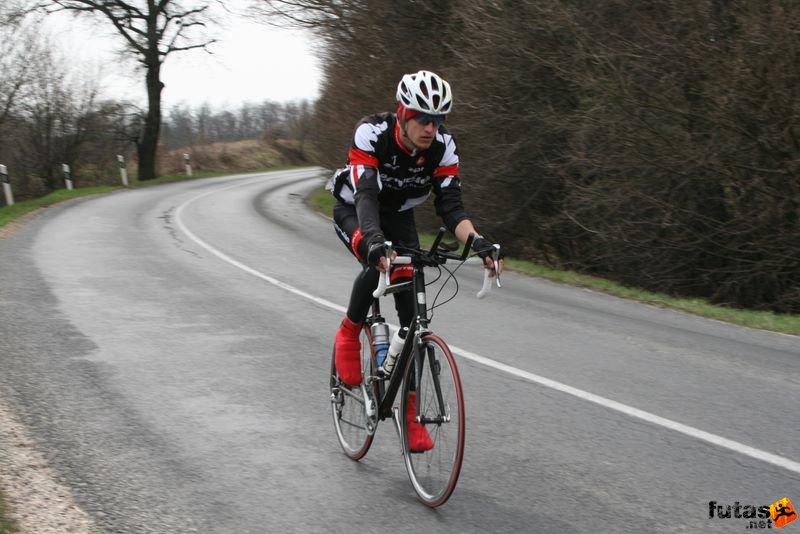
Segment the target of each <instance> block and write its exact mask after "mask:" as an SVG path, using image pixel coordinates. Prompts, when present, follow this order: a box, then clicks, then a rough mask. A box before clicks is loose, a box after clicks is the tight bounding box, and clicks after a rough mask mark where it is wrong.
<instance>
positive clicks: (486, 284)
mask: <svg viewBox="0 0 800 534" xmlns="http://www.w3.org/2000/svg"><path fill="white" fill-rule="evenodd" d="M499 258H500V245H498V244H497V243H495V244H494V251H492V264H493V265H494V277H495V283H496V284H497V287H503V286H502V285H500V260H499ZM490 289H492V279H491V277H490V276H489V269H487V268H486V265H484V266H483V287H481V290H480V291H478V295H477V297H478V298H479V299H482V298H484V297H486V295H488V294H489V290H490Z"/></svg>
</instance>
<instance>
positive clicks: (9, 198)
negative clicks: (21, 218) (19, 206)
mask: <svg viewBox="0 0 800 534" xmlns="http://www.w3.org/2000/svg"><path fill="white" fill-rule="evenodd" d="M0 178H2V180H3V192H4V193H5V194H6V206H13V205H14V193H12V192H11V183H10V182H9V181H8V169H7V168H6V166H5V165H0Z"/></svg>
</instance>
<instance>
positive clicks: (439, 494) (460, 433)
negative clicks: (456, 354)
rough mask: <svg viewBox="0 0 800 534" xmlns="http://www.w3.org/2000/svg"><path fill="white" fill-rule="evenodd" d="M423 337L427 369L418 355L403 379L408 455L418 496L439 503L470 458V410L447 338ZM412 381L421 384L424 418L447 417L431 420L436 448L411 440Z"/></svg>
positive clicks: (432, 504)
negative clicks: (415, 446)
mask: <svg viewBox="0 0 800 534" xmlns="http://www.w3.org/2000/svg"><path fill="white" fill-rule="evenodd" d="M422 342H423V349H424V350H425V363H424V365H422V371H421V373H417V372H416V364H415V363H414V361H413V360H415V359H416V358H412V359H411V361H410V362H409V364H408V366H407V367H406V370H405V379H404V380H403V394H402V395H401V400H400V414H401V421H402V422H401V426H402V429H403V432H402V444H403V458H404V460H405V465H406V470H407V471H408V476H409V478H410V479H411V485H412V486H413V487H414V491H416V493H417V496H418V497H419V498H420V500H421V501H422V502H424V503H425V504H426V505H428V506H430V507H431V508H435V507H437V506H441V505H442V504H444V503H445V502H446V501H447V499H449V498H450V495H451V494H452V493H453V490H454V489H455V487H456V483H457V482H458V477H459V474H460V473H461V463H462V461H463V459H464V441H465V436H466V431H465V423H466V415H465V412H464V395H463V392H462V389H461V378H460V376H459V373H458V367H457V366H456V363H455V359H454V358H453V354H452V352H451V351H450V348H449V347H448V346H447V344H446V343H445V342H444V341H443V340H442V339H441V338H439V337H438V336H435V335H433V334H426V335H424V336H423V337H422ZM436 362H438V363H436ZM435 367H438V370H439V372H438V382H439V385H440V387H441V392H442V399H443V403H444V407H445V410H444V413H442V412H441V410H440V408H439V406H440V403H439V401H438V396H437V395H436V389H435V381H436V379H435V378H434V368H435ZM412 373H413V375H414V376H413V379H412ZM412 384H413V385H414V387H415V389H416V396H417V405H418V406H419V410H420V414H421V416H422V417H423V418H424V419H423V422H424V421H425V420H440V421H441V422H439V423H438V424H437V423H429V424H425V428H426V429H427V430H428V432H429V434H430V436H431V439H432V440H433V444H434V446H433V449H431V450H429V451H426V452H422V453H415V452H411V450H410V448H409V444H408V418H407V415H406V414H407V409H408V402H409V401H408V397H409V393H410V392H411V387H412Z"/></svg>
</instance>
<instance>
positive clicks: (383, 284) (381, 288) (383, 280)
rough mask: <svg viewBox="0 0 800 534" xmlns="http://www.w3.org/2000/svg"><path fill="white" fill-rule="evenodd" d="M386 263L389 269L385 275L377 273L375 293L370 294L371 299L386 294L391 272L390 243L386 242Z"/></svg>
mask: <svg viewBox="0 0 800 534" xmlns="http://www.w3.org/2000/svg"><path fill="white" fill-rule="evenodd" d="M385 245H386V251H385V252H386V263H388V264H389V268H388V269H386V272H385V273H378V274H379V275H380V276H378V287H377V288H375V291H373V292H372V297H373V298H376V299H378V298H381V297H382V296H383V294H384V293H385V292H386V288H387V287H389V272H390V271H391V270H392V242H391V241H386V243H385Z"/></svg>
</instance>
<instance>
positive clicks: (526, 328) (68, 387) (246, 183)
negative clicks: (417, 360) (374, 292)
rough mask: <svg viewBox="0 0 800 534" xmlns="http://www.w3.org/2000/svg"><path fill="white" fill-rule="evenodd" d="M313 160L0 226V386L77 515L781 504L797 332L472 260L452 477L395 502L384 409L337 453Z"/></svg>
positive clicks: (689, 511) (309, 525) (223, 524)
mask: <svg viewBox="0 0 800 534" xmlns="http://www.w3.org/2000/svg"><path fill="white" fill-rule="evenodd" d="M322 174H324V173H322V172H321V171H320V170H319V169H305V170H297V171H288V172H275V173H268V174H256V175H252V174H251V175H237V176H230V177H225V178H217V179H209V180H203V181H194V182H184V183H177V184H171V185H165V186H160V187H153V188H145V189H137V190H131V191H122V192H119V193H115V194H111V195H107V196H102V197H95V198H91V199H87V200H84V201H80V202H76V203H72V204H69V205H66V206H62V207H57V208H51V209H48V210H46V211H45V212H44V213H42V214H41V215H39V216H38V217H36V218H34V219H33V220H32V221H31V222H29V223H28V224H26V225H25V226H24V227H23V228H22V229H21V230H19V231H17V232H15V233H14V234H13V235H11V236H10V237H6V238H5V239H0V333H2V336H1V337H0V399H5V402H6V403H8V404H9V405H10V406H11V407H12V408H13V409H14V411H15V412H16V413H17V414H18V416H19V418H20V419H21V420H22V421H23V422H24V423H25V424H26V426H27V427H28V428H29V429H30V432H31V434H32V435H33V436H34V437H35V439H36V440H37V442H38V443H39V444H40V446H41V447H42V448H43V449H44V450H46V451H47V452H48V460H49V462H50V464H51V465H52V467H53V468H54V469H55V471H56V472H57V473H58V476H59V479H60V480H61V481H62V482H63V483H64V484H65V485H66V486H68V487H69V488H70V489H71V491H72V493H73V495H74V496H75V498H76V500H77V501H78V503H79V504H80V505H81V507H82V508H83V509H84V510H85V511H86V512H87V513H89V514H90V516H91V518H92V520H93V521H94V523H95V524H96V525H97V526H98V528H99V529H101V530H103V531H107V532H136V533H139V532H161V533H170V534H174V533H183V532H202V533H261V532H345V531H350V530H354V529H356V528H357V529H358V530H360V531H365V532H384V531H391V532H414V533H420V532H425V533H429V532H515V533H516V532H547V533H550V532H559V533H568V532H591V533H594V532H608V533H610V532H634V531H635V532H700V531H702V532H731V531H734V532H736V531H738V530H740V529H748V528H747V527H749V526H750V521H751V519H749V518H746V517H730V518H719V517H716V516H718V515H719V513H715V517H714V518H710V517H709V508H710V506H709V502H710V501H716V503H718V504H720V505H722V506H723V510H722V511H723V512H725V511H726V508H727V506H728V505H730V506H731V510H732V514H731V515H732V516H743V515H747V514H749V513H750V509H749V508H748V506H752V507H759V506H763V505H769V504H772V503H774V502H776V501H778V500H779V499H781V498H783V497H788V498H789V499H790V500H792V502H794V503H795V506H798V505H800V410H798V407H800V343H799V342H798V338H797V337H792V336H783V335H779V334H771V333H766V332H759V331H754V330H750V329H744V328H738V327H734V326H730V325H727V324H723V323H718V322H714V321H707V320H703V319H699V318H696V317H692V316H689V315H685V314H682V313H675V312H671V311H667V310H662V309H658V308H655V307H650V306H645V305H641V304H637V303H632V302H627V301H624V300H621V299H617V298H614V297H609V296H606V295H602V294H598V293H594V292H590V291H586V290H581V289H575V288H570V287H565V286H561V285H557V284H553V283H549V282H546V281H542V280H538V279H535V278H529V277H523V276H517V275H515V274H513V273H507V275H506V276H505V277H504V288H503V289H502V290H499V291H494V292H493V294H492V296H491V297H490V298H489V299H487V300H484V301H478V300H476V299H475V298H474V294H475V292H477V290H478V288H479V283H480V280H479V276H480V272H478V271H479V269H477V268H471V269H469V268H464V269H463V270H462V272H461V276H460V278H459V281H460V289H461V291H460V292H459V294H458V295H457V297H456V300H455V301H454V302H451V303H449V304H448V305H446V306H444V307H442V308H439V309H437V311H436V315H435V318H434V322H433V326H434V329H435V330H436V331H437V333H439V334H440V335H441V336H442V337H444V338H445V339H446V340H448V341H450V342H451V344H452V345H453V346H454V348H455V350H456V352H457V358H458V360H459V363H460V367H461V371H462V379H463V381H464V386H465V394H466V400H467V414H468V415H467V450H466V457H465V462H464V468H463V472H462V475H461V479H460V481H459V485H458V488H457V489H456V492H455V493H454V495H453V497H452V498H451V500H450V501H449V502H448V503H447V504H446V505H445V506H444V507H442V508H440V509H438V510H435V511H432V510H428V509H426V508H425V507H423V506H422V505H420V504H419V503H418V502H417V501H416V499H415V497H414V494H413V490H412V489H411V487H410V485H409V483H408V480H407V476H406V474H405V471H404V468H403V465H402V460H401V457H400V454H399V446H398V444H397V441H396V435H395V432H394V430H393V429H392V428H391V426H390V424H388V422H384V423H383V425H382V426H381V428H379V431H378V436H377V438H376V441H375V445H374V446H373V449H372V450H371V451H370V453H369V455H368V456H367V457H366V459H365V460H364V461H362V462H360V463H353V462H351V461H350V460H348V459H346V458H345V457H344V455H343V454H342V453H341V451H340V450H339V447H338V443H337V442H336V439H335V436H334V433H333V428H332V424H331V421H330V415H329V404H328V392H327V390H326V388H327V381H326V374H327V370H328V365H329V357H330V347H331V342H332V339H333V334H334V332H335V329H336V327H337V326H338V323H339V320H340V317H341V315H342V312H343V308H342V305H343V304H344V303H346V301H347V297H348V295H349V290H350V284H351V282H352V279H353V277H354V275H355V273H356V272H357V266H356V263H355V262H354V261H353V259H352V258H351V257H349V256H348V254H347V253H346V252H345V250H344V248H343V247H342V245H341V244H340V243H339V241H338V240H337V239H336V237H335V235H334V233H333V231H332V228H331V223H330V222H329V221H328V220H326V219H324V218H322V217H320V216H319V215H317V214H314V213H311V212H309V211H308V210H307V209H306V208H305V207H304V204H303V196H304V195H305V194H306V193H307V192H308V191H310V190H311V189H313V188H315V187H318V186H319V184H320V183H321V180H322ZM390 308H391V306H387V308H386V309H387V310H389V309H390ZM392 319H393V318H392ZM737 504H738V508H737V507H736V505H737ZM757 521H758V519H757V518H756V522H757ZM798 523H799V524H800V521H799V522H798ZM766 527H767V525H764V528H766ZM754 528H755V527H754ZM787 528H788V529H789V530H791V528H794V525H791V526H789V527H787ZM750 530H752V529H750Z"/></svg>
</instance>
